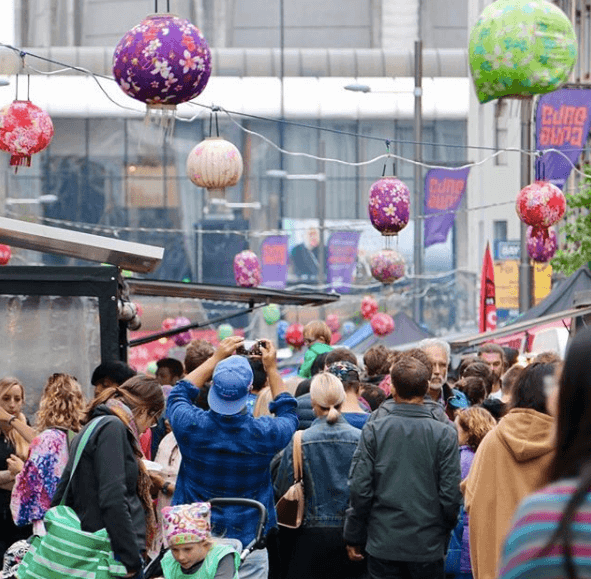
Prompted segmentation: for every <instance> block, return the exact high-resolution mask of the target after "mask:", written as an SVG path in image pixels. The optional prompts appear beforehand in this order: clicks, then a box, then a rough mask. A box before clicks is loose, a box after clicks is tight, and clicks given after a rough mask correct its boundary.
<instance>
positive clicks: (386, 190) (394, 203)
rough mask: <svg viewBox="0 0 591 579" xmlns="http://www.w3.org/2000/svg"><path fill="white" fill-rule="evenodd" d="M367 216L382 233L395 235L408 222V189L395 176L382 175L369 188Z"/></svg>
mask: <svg viewBox="0 0 591 579" xmlns="http://www.w3.org/2000/svg"><path fill="white" fill-rule="evenodd" d="M368 211H369V218H370V220H371V224H372V225H373V226H374V227H375V228H376V229H377V230H378V231H379V232H380V233H381V234H382V235H397V234H398V232H400V231H401V230H402V229H404V228H405V227H406V225H407V224H408V220H409V217H410V191H409V190H408V187H407V186H406V185H405V184H404V183H403V182H402V181H401V180H400V179H396V178H395V177H384V178H382V179H380V180H379V181H376V182H375V183H374V184H373V185H372V186H371V187H370V189H369V204H368Z"/></svg>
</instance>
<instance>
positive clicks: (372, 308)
mask: <svg viewBox="0 0 591 579" xmlns="http://www.w3.org/2000/svg"><path fill="white" fill-rule="evenodd" d="M377 312H378V302H376V300H375V299H374V298H372V297H371V296H365V297H364V298H363V299H362V300H361V315H362V316H363V317H364V319H366V320H371V319H372V318H373V317H374V316H375V315H376V314H377Z"/></svg>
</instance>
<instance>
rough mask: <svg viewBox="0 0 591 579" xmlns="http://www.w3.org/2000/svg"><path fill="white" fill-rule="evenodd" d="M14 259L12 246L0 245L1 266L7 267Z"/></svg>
mask: <svg viewBox="0 0 591 579" xmlns="http://www.w3.org/2000/svg"><path fill="white" fill-rule="evenodd" d="M11 257H12V250H11V249H10V246H8V245H4V244H0V265H7V264H8V262H9V261H10V258H11Z"/></svg>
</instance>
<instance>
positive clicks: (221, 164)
mask: <svg viewBox="0 0 591 579" xmlns="http://www.w3.org/2000/svg"><path fill="white" fill-rule="evenodd" d="M242 170H243V163H242V155H241V154H240V151H239V150H238V149H237V148H236V147H235V146H234V145H233V144H232V143H230V142H229V141H226V140H224V139H222V138H221V137H209V138H207V139H205V141H201V142H200V143H198V144H197V145H195V147H193V149H192V150H191V152H190V153H189V155H188V156H187V176H188V177H189V179H191V181H192V182H193V183H194V184H195V185H197V187H205V189H207V190H208V192H209V198H210V199H211V198H214V197H215V198H223V197H224V195H225V189H226V187H232V186H233V185H236V183H238V181H239V180H240V177H242Z"/></svg>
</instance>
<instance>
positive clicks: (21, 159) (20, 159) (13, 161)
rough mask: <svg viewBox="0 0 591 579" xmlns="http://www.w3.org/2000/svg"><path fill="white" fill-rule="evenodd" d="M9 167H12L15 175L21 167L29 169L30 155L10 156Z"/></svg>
mask: <svg viewBox="0 0 591 579" xmlns="http://www.w3.org/2000/svg"><path fill="white" fill-rule="evenodd" d="M10 166H11V167H14V172H15V174H16V173H17V171H18V168H19V167H22V166H25V167H30V166H31V155H11V156H10Z"/></svg>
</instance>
